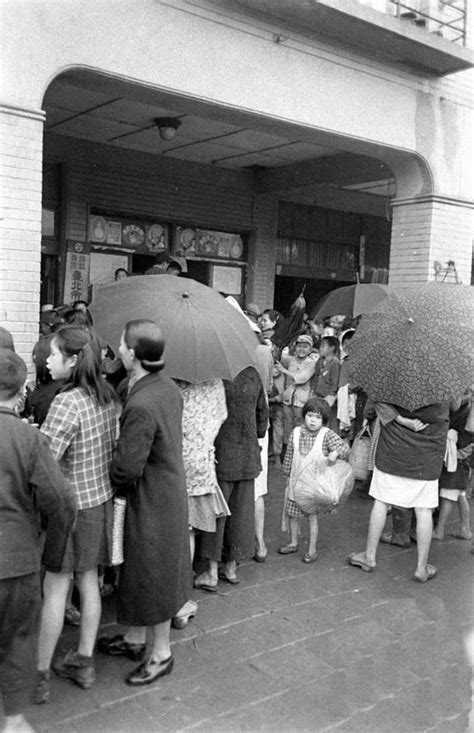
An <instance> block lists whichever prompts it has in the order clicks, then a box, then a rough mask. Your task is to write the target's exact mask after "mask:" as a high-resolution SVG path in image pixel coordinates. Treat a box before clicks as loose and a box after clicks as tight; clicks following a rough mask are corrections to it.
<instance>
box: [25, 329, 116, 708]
mask: <svg viewBox="0 0 474 733" xmlns="http://www.w3.org/2000/svg"><path fill="white" fill-rule="evenodd" d="M50 348H51V353H50V355H49V357H48V359H47V367H48V369H49V371H50V373H51V376H52V378H53V380H55V381H56V380H60V379H64V380H66V381H65V385H64V387H63V389H62V391H61V392H60V393H59V394H58V395H57V396H56V397H55V398H54V400H53V402H52V403H51V407H50V409H49V412H48V414H47V417H46V420H45V421H44V423H43V425H42V427H41V432H42V433H44V434H45V435H46V436H47V438H48V439H49V445H50V448H51V450H52V452H53V455H54V457H55V458H56V460H57V461H58V463H59V465H60V467H61V469H62V471H63V474H64V476H65V477H66V478H67V480H68V482H69V485H70V486H71V487H72V488H73V489H74V493H75V496H76V502H77V508H78V515H77V520H76V523H75V526H74V529H73V530H72V532H71V534H70V536H69V539H68V544H67V547H66V552H65V555H64V559H63V565H62V567H61V570H60V571H59V572H53V570H52V567H51V566H50V563H49V558H48V547H46V548H45V552H44V555H43V562H44V566H45V568H46V575H45V579H44V588H43V594H44V600H43V610H42V617H41V627H40V635H39V652H38V670H39V672H38V680H37V687H36V692H35V702H37V703H44V702H47V701H48V698H49V675H50V671H49V670H50V664H51V660H52V657H53V654H54V650H55V648H56V644H57V642H58V639H59V635H60V633H61V630H62V627H63V622H64V610H65V605H66V598H67V594H68V589H69V581H70V576H71V573H75V577H76V583H77V587H78V589H79V596H80V599H81V621H80V635H79V646H78V650H77V652H74V653H73V652H68V654H67V655H66V656H65V657H64V658H63V659H61V660H58V661H57V662H56V663H55V666H54V669H55V672H56V673H57V674H58V675H60V676H61V677H68V678H69V679H72V680H74V681H75V682H76V683H77V684H78V685H79V686H80V687H83V688H88V687H90V686H91V685H92V684H93V682H94V679H95V668H94V659H93V656H92V654H93V650H94V644H95V640H96V635H97V629H98V627H99V621H100V614H101V602H100V593H99V584H98V579H97V568H98V566H99V565H107V564H108V563H109V552H108V539H109V537H110V534H111V523H112V494H113V489H112V486H111V483H110V478H109V468H110V463H111V461H112V451H113V448H114V443H115V436H116V430H117V409H118V408H117V405H116V402H115V399H114V397H115V393H114V392H113V390H112V388H111V387H110V386H109V385H108V384H107V382H106V381H105V380H104V379H102V376H101V372H100V356H99V353H98V350H97V349H96V348H94V342H93V339H92V337H91V335H90V333H89V332H88V331H87V330H85V329H83V328H78V327H77V326H65V327H64V328H61V329H60V330H59V331H58V332H57V333H56V334H55V335H54V337H53V339H52V341H51V347H50Z"/></svg>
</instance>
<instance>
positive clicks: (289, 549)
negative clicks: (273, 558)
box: [278, 545, 298, 555]
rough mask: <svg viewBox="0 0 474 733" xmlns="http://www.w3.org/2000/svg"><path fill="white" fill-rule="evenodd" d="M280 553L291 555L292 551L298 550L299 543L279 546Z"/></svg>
mask: <svg viewBox="0 0 474 733" xmlns="http://www.w3.org/2000/svg"><path fill="white" fill-rule="evenodd" d="M278 552H279V553H280V555H291V553H292V552H298V545H283V547H279V548H278Z"/></svg>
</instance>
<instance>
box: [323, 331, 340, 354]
mask: <svg viewBox="0 0 474 733" xmlns="http://www.w3.org/2000/svg"><path fill="white" fill-rule="evenodd" d="M324 341H326V343H327V345H328V346H331V347H332V348H333V349H334V353H335V354H336V356H339V352H340V346H339V339H338V338H337V336H323V338H322V339H321V343H320V344H319V345H320V346H321V344H323V343H324Z"/></svg>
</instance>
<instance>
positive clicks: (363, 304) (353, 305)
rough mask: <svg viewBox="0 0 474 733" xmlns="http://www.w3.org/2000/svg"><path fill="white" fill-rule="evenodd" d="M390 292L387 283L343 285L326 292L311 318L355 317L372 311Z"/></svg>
mask: <svg viewBox="0 0 474 733" xmlns="http://www.w3.org/2000/svg"><path fill="white" fill-rule="evenodd" d="M390 292H391V288H390V286H389V285H382V284H380V283H356V284H354V285H344V286H343V287H341V288H336V289H335V290H331V291H330V292H329V293H327V294H326V295H325V296H324V297H323V298H322V300H321V301H320V302H319V303H318V305H317V306H316V308H315V310H314V311H313V314H312V316H311V318H312V320H315V321H316V320H320V319H322V318H328V317H329V316H347V317H348V318H355V317H356V316H360V315H362V313H370V312H371V311H373V310H374V309H375V308H377V306H378V305H379V303H382V301H384V300H385V298H386V297H387V296H388V294H389V293H390Z"/></svg>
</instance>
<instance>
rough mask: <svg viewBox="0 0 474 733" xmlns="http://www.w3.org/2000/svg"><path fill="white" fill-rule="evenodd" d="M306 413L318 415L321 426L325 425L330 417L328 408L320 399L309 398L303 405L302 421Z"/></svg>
mask: <svg viewBox="0 0 474 733" xmlns="http://www.w3.org/2000/svg"><path fill="white" fill-rule="evenodd" d="M308 413H313V414H315V415H319V416H320V417H321V419H322V421H323V425H327V423H328V420H329V417H330V415H331V408H330V407H329V405H328V403H327V402H326V400H323V399H322V397H311V398H310V399H309V400H307V401H306V402H305V403H304V406H303V419H305V418H306V415H307V414H308Z"/></svg>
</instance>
